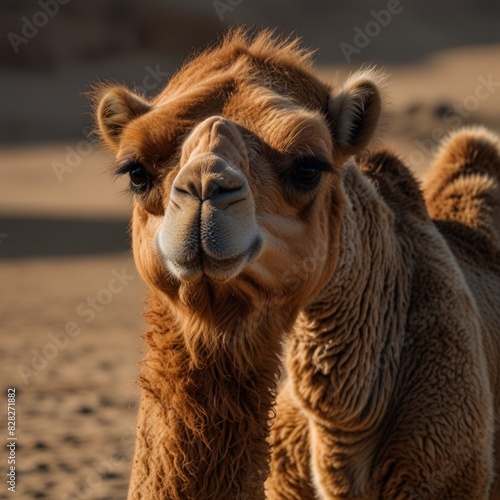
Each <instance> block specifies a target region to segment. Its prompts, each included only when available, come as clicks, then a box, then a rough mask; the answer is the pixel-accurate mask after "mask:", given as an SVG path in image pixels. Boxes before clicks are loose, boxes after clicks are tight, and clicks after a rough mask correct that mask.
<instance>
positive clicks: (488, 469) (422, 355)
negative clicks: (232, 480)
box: [267, 131, 500, 500]
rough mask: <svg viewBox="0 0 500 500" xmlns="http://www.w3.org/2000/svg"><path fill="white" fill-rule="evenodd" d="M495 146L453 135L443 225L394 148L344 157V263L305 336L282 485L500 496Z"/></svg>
mask: <svg viewBox="0 0 500 500" xmlns="http://www.w3.org/2000/svg"><path fill="white" fill-rule="evenodd" d="M496 144H497V142H496V139H495V138H494V136H492V135H491V134H487V133H485V132H480V133H478V132H472V133H471V132H469V131H464V132H462V133H461V134H459V135H457V136H456V137H454V138H452V139H451V140H450V142H449V143H448V144H446V145H445V146H444V147H443V150H442V152H441V154H440V156H439V157H438V159H437V161H436V164H435V165H434V167H433V168H432V169H431V172H430V175H429V180H428V183H427V187H426V191H425V194H426V198H427V202H428V204H429V210H430V211H431V214H432V215H433V216H434V217H436V218H439V219H440V220H436V221H435V222H433V221H432V220H431V219H430V218H429V216H428V215H427V210H426V206H425V203H424V199H423V197H422V195H421V194H420V191H419V188H418V185H417V183H416V182H415V180H414V179H413V177H412V175H411V173H410V172H409V171H408V170H407V169H406V168H405V167H404V166H403V165H402V164H401V163H400V162H399V160H397V158H396V157H394V156H392V155H391V154H389V153H387V152H376V153H372V154H370V155H369V156H367V157H364V158H361V159H360V160H359V161H360V163H359V167H360V169H361V172H360V170H359V169H358V168H356V167H355V166H354V165H349V166H346V167H345V168H344V175H343V186H344V189H345V192H346V197H347V200H348V202H347V205H346V210H345V212H344V216H343V218H344V224H343V230H342V235H341V239H340V247H341V248H340V257H339V262H338V264H337V268H336V270H335V272H334V274H333V277H332V280H331V281H330V283H329V285H327V287H325V289H324V290H323V291H322V292H321V293H320V294H319V295H318V297H317V298H316V299H315V300H313V301H312V302H310V303H309V304H308V305H307V306H306V307H305V308H304V310H303V311H302V312H301V314H300V316H299V319H298V321H297V324H296V326H295V329H294V333H293V335H292V338H291V341H290V346H289V351H288V370H289V373H290V379H289V380H288V381H287V382H286V384H285V387H284V389H283V391H282V392H281V394H280V397H279V398H278V406H277V418H276V423H275V426H274V429H273V435H272V438H273V442H274V453H273V461H272V470H271V476H270V479H269V480H268V483H267V487H268V491H269V498H310V499H313V498H317V497H318V495H319V496H320V497H321V498H356V499H374V498H383V499H394V498H397V499H399V498H401V499H406V498H412V499H413V498H415V499H417V498H432V499H450V500H452V499H453V500H455V499H464V500H465V499H485V498H491V499H495V498H498V497H499V494H500V492H499V491H498V489H497V488H498V487H495V488H494V489H493V490H492V491H491V493H490V494H489V492H490V486H491V484H492V479H493V477H494V474H495V471H498V465H497V466H495V465H494V463H495V462H494V459H493V457H494V454H493V451H495V455H496V454H498V451H499V448H498V432H497V433H496V436H497V437H496V440H495V442H496V443H497V445H496V447H495V450H493V443H494V435H495V429H496V428H497V426H498V424H497V423H495V421H494V419H495V417H497V415H498V409H499V401H498V391H497V389H496V388H497V387H498V368H497V367H498V357H499V353H500V346H499V341H500V334H499V327H500V308H499V299H500V297H499V293H500V259H499V252H500V247H499V246H498V241H497V235H496V232H495V231H496V230H495V227H496V224H497V222H498V221H497V220H495V219H494V217H493V210H494V207H495V205H496V204H497V203H498V202H499V201H500V196H499V193H498V180H499V176H500V163H499V156H498V150H497V149H496V147H497V145H496ZM472 159H473V161H472V162H471V160H472ZM471 174H473V175H472V176H471ZM479 177H481V179H480V178H479ZM452 181H454V182H456V183H457V184H458V186H462V188H461V189H460V190H455V189H449V188H448V187H447V186H450V185H451V182H452ZM374 188H375V189H374ZM457 205H458V206H459V207H460V210H459V211H454V210H451V209H450V210H446V208H447V207H448V208H449V207H450V206H457ZM463 211H466V212H467V213H463ZM497 216H498V214H497ZM463 221H464V222H465V223H464V222H463ZM436 226H437V227H436ZM465 234H468V237H467V239H468V241H467V242H465V243H464V241H463V238H464V236H465ZM443 236H445V238H446V239H444V238H443ZM491 389H494V390H495V392H494V394H492V391H491ZM299 428H302V429H304V430H303V432H301V433H300V435H298V434H297V432H296V429H299ZM303 450H304V451H303ZM299 491H300V492H301V493H300V494H299V495H298V494H297V492H299Z"/></svg>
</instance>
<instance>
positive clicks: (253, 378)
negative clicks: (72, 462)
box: [95, 30, 500, 500]
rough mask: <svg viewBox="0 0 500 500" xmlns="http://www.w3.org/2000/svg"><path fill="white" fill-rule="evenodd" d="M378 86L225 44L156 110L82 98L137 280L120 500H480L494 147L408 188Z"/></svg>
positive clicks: (372, 80)
mask: <svg viewBox="0 0 500 500" xmlns="http://www.w3.org/2000/svg"><path fill="white" fill-rule="evenodd" d="M383 86H384V83H383V78H382V77H381V76H380V75H379V74H377V73H376V72H374V71H373V70H364V71H361V72H359V73H356V74H354V75H352V76H351V77H350V78H349V79H348V80H347V81H346V82H345V83H344V84H343V85H342V86H339V87H337V86H330V85H328V84H326V83H324V82H322V81H321V80H320V79H319V78H318V77H317V76H316V74H315V72H314V69H313V67H312V64H311V54H310V53H309V52H308V51H306V50H304V49H302V48H301V47H300V45H299V42H298V41H297V40H280V39H278V38H276V37H274V36H273V35H272V33H270V32H261V33H259V34H257V35H256V36H254V37H250V36H249V35H248V34H247V33H245V31H244V30H235V31H232V32H231V33H230V34H229V35H227V36H226V37H225V38H224V40H223V41H222V42H221V43H219V44H218V45H216V46H214V47H211V48H209V49H207V50H206V51H204V52H202V53H201V54H199V55H198V56H197V57H195V58H193V59H191V60H190V61H189V62H187V63H186V64H185V65H184V66H183V67H182V68H181V69H180V70H179V71H178V72H177V74H176V75H174V76H173V77H172V79H171V80H170V82H169V83H168V84H167V85H166V87H165V88H164V89H163V90H162V91H161V92H160V93H159V94H158V95H157V96H156V97H155V98H153V99H151V100H148V99H146V98H145V97H143V96H141V95H138V94H137V93H135V92H133V91H131V90H129V89H127V88H125V87H123V86H119V85H115V84H109V85H107V84H102V85H100V86H99V87H98V88H97V89H96V92H95V102H96V112H95V113H96V121H97V124H98V129H99V133H100V137H101V139H102V141H103V142H104V143H105V145H106V146H107V147H108V148H109V149H110V150H111V151H112V152H113V154H114V155H115V158H116V173H117V174H119V175H128V176H129V177H130V189H131V191H132V193H133V200H134V202H133V216H132V247H133V253H134V258H135V262H136V265H137V268H138V271H139V273H140V274H141V276H142V278H143V279H144V281H145V282H146V283H147V285H148V286H149V293H148V299H147V310H146V313H145V318H146V321H147V323H148V329H147V331H146V333H145V335H144V340H145V342H146V345H147V353H146V355H145V358H144V360H143V361H142V370H141V375H140V380H139V383H140V386H141V388H142V396H141V404H140V409H139V416H138V424H137V438H136V447H135V456H134V461H133V466H132V477H131V482H130V489H129V497H128V498H129V499H131V500H132V499H240V498H241V499H263V498H266V497H267V498H300V499H308V498H324V499H338V498H343V499H372V498H383V499H400V498H401V499H403V498H436V499H437V498H439V499H443V498H453V499H459V498H469V499H470V498H488V494H489V491H490V488H491V487H492V486H491V485H492V481H493V478H494V474H495V471H496V470H497V468H498V466H495V462H494V452H498V449H499V441H498V433H495V430H496V423H495V417H496V413H497V409H498V397H499V393H498V389H497V387H498V383H497V382H498V374H499V373H500V372H499V371H498V369H497V364H498V362H497V360H498V354H499V348H498V347H499V346H498V341H499V333H498V332H499V326H500V313H499V310H500V308H499V307H498V302H499V300H498V292H499V291H500V262H499V258H498V256H499V253H500V250H499V248H500V245H499V243H498V236H499V234H500V233H499V226H498V220H497V219H496V218H495V217H497V216H496V215H495V214H493V208H492V207H493V205H494V203H497V202H498V201H499V200H500V196H499V193H498V190H499V189H498V180H499V172H500V161H499V156H498V149H497V147H498V143H497V142H496V141H497V140H496V138H495V137H493V136H489V135H488V134H487V133H485V132H481V131H476V132H463V135H460V136H457V137H454V138H452V139H451V140H450V141H451V142H450V143H448V144H446V145H444V146H443V150H442V152H441V154H440V156H438V158H437V160H436V164H435V165H434V167H433V168H432V170H431V175H430V177H429V183H428V185H426V187H425V189H424V192H423V193H422V192H421V190H420V187H419V185H418V183H417V182H416V181H415V180H414V178H413V177H412V175H411V173H410V172H409V170H408V169H407V168H406V167H405V166H404V164H403V163H402V162H401V161H400V160H399V159H398V158H397V156H395V155H394V154H392V153H391V152H389V151H384V150H372V148H369V145H370V144H371V141H372V139H373V137H374V134H375V133H376V130H377V128H378V124H379V121H380V115H381V112H382V110H383V101H384V97H383V96H384V92H383ZM433 219H435V220H433ZM478 257H480V259H479V258H478ZM285 352H286V362H285V364H286V370H287V376H286V378H285V381H284V382H283V383H281V382H280V369H281V366H282V363H283V356H284V353H285ZM494 491H498V490H497V489H495V490H494ZM492 495H493V496H491V498H494V493H492Z"/></svg>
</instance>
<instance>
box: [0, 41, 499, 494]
mask: <svg viewBox="0 0 500 500" xmlns="http://www.w3.org/2000/svg"><path fill="white" fill-rule="evenodd" d="M499 56H500V45H485V46H474V47H470V48H468V47H465V48H455V49H450V50H447V51H441V52H439V53H436V54H434V55H433V56H431V57H427V58H424V59H422V60H419V61H417V62H412V63H411V64H407V65H388V66H386V67H385V70H386V72H387V73H388V74H389V75H390V78H389V80H388V83H389V89H388V92H389V95H390V96H391V101H392V105H391V112H390V114H389V115H388V117H387V120H386V126H385V130H384V133H383V134H382V135H381V137H380V139H379V142H380V143H381V144H385V145H389V146H391V147H393V148H394V149H395V150H396V151H398V152H399V153H400V154H401V155H402V156H403V158H405V159H406V160H407V162H408V163H409V165H410V166H411V167H412V169H413V170H414V172H415V173H416V174H417V176H418V177H420V178H422V177H423V176H424V175H425V171H426V169H427V167H428V165H429V164H430V161H431V155H432V149H433V148H434V147H435V146H436V144H437V142H438V140H439V139H440V137H441V136H442V135H443V134H444V133H445V131H447V130H450V129H451V128H453V127H455V126H459V125H466V124H472V123H482V124H484V125H487V126H488V127H490V128H491V129H493V130H494V131H496V132H497V133H500V67H499V61H500V57H499ZM351 70H352V67H346V66H337V67H335V68H332V67H323V68H321V72H322V74H323V76H324V77H325V78H326V79H329V80H333V81H334V80H335V79H339V80H341V79H342V78H343V77H344V76H345V75H346V74H348V73H349V71H351ZM485 82H489V84H488V83H485ZM488 85H489V88H488ZM457 106H459V107H460V108H457ZM457 110H458V111H457ZM460 113H461V114H460ZM78 147H80V151H81V152H83V151H85V152H86V154H85V155H84V154H80V158H79V160H78V161H75V162H73V163H74V167H72V170H71V171H70V172H69V171H68V172H65V173H64V174H63V175H62V176H61V177H60V178H58V176H57V174H56V172H55V170H54V162H58V163H62V164H64V163H65V162H66V163H67V155H68V154H69V150H68V148H72V151H78ZM110 162H111V158H110V157H109V156H108V155H107V154H106V153H103V152H100V151H99V149H98V148H97V146H96V145H92V144H90V143H86V144H85V143H84V144H80V145H79V144H78V143H76V142H68V143H61V144H57V143H52V144H48V145H43V146H40V145H38V146H11V147H4V148H3V149H2V150H0V164H1V165H2V168H3V166H8V167H9V168H8V169H3V170H2V172H3V176H2V182H1V183H0V214H1V215H0V276H1V279H0V299H1V300H0V324H1V339H0V340H1V343H0V355H1V360H2V363H1V372H2V373H1V380H2V396H1V398H5V399H2V403H3V404H2V405H1V407H2V408H4V410H2V413H1V415H0V420H1V421H2V425H1V426H0V429H2V433H3V434H4V433H5V428H6V426H5V425H4V422H5V421H6V404H5V403H6V397H7V396H6V391H7V388H9V387H15V388H16V391H17V399H16V408H17V437H18V441H17V462H16V465H17V479H18V482H17V488H16V493H17V497H15V496H14V497H13V498H22V499H25V498H26V499H28V498H47V499H59V498H62V499H70V498H71V499H77V498H82V499H83V498H91V499H100V500H104V499H120V498H124V497H125V495H126V490H127V482H128V476H129V470H130V464H131V457H132V452H133V432H134V424H135V417H136V408H137V400H138V389H137V386H136V385H135V379H136V376H137V372H138V369H139V366H138V362H139V360H140V359H141V350H142V348H143V347H142V341H141V338H140V335H141V331H142V330H143V322H142V318H141V311H142V309H143V295H144V291H145V287H144V285H143V284H142V282H141V280H140V278H139V277H138V276H137V274H136V272H135V270H134V265H133V261H132V256H131V253H130V251H129V249H128V235H127V225H128V217H129V213H130V206H131V205H130V200H129V197H128V195H127V194H126V193H124V192H123V191H124V189H125V184H126V183H125V182H124V181H123V180H116V181H115V180H113V179H112V178H111V177H110V176H109V175H108V174H107V170H108V166H109V164H110ZM4 170H5V171H4ZM54 339H56V340H54ZM2 437H3V436H2ZM4 457H5V455H4V454H1V455H0V459H1V460H2V462H1V463H2V469H1V470H2V472H3V471H4V464H5V462H6V459H4ZM3 477H5V476H3ZM11 497H12V496H11V494H10V493H9V492H8V491H6V488H5V487H2V488H0V498H1V499H4V498H5V499H7V498H11Z"/></svg>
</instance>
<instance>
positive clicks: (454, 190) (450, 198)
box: [424, 127, 500, 248]
mask: <svg viewBox="0 0 500 500" xmlns="http://www.w3.org/2000/svg"><path fill="white" fill-rule="evenodd" d="M424 196H425V199H426V203H427V208H428V210H429V214H430V216H431V217H432V218H433V219H434V220H437V221H443V222H448V223H456V224H459V225H461V226H462V227H464V226H465V228H467V229H471V230H473V231H474V232H475V233H476V234H477V235H478V236H481V237H482V238H483V239H486V240H488V241H489V242H490V243H492V244H493V245H494V246H495V247H496V248H500V140H499V137H498V136H497V135H495V134H494V133H493V132H490V131H489V130H488V129H486V128H484V127H467V128H463V129H460V130H458V131H457V132H454V133H453V134H451V135H450V136H449V138H448V139H446V140H445V141H444V143H443V145H442V146H441V148H440V150H439V151H438V153H437V155H436V159H435V161H434V163H433V165H432V167H431V169H430V171H429V174H428V176H427V179H426V181H425V183H424Z"/></svg>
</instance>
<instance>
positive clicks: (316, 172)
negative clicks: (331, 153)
mask: <svg viewBox="0 0 500 500" xmlns="http://www.w3.org/2000/svg"><path fill="white" fill-rule="evenodd" d="M327 170H330V165H329V164H328V163H327V162H325V161H323V160H321V159H319V158H316V157H314V156H310V157H309V156H307V157H303V158H297V159H296V160H295V162H294V170H293V176H292V177H293V182H294V185H295V187H297V188H298V189H301V190H304V189H312V188H314V187H316V186H317V185H318V184H319V181H320V179H321V174H322V173H323V172H325V171H327Z"/></svg>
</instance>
